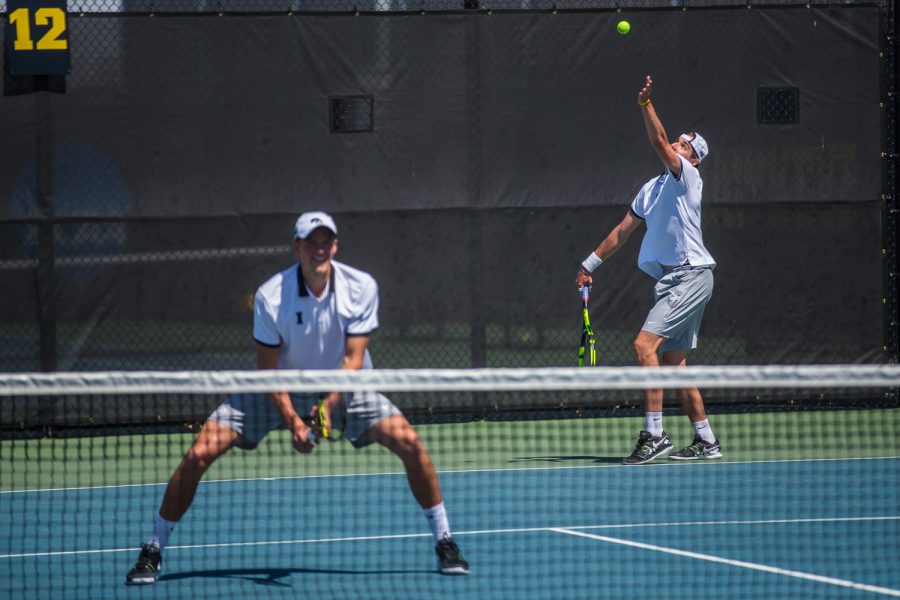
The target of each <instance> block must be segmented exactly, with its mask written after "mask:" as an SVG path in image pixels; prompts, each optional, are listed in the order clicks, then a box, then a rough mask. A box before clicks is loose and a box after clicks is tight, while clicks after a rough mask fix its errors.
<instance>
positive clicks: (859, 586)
mask: <svg viewBox="0 0 900 600" xmlns="http://www.w3.org/2000/svg"><path fill="white" fill-rule="evenodd" d="M551 531H555V532H556V533H563V534H566V535H574V536H578V537H584V538H589V539H592V540H598V541H601V542H608V543H610V544H621V545H623V546H631V547H632V548H641V549H642V550H653V551H654V552H664V553H666V554H674V555H676V556H684V557H687V558H696V559H699V560H706V561H709V562H714V563H720V564H724V565H731V566H733V567H742V568H745V569H753V570H754V571H764V572H766V573H774V574H775V575H785V576H787V577H796V578H798V579H806V580H808V581H815V582H818V583H827V584H830V585H836V586H840V587H846V588H851V589H854V590H862V591H864V592H873V593H875V594H883V595H885V596H895V597H900V590H895V589H892V588H886V587H880V586H877V585H869V584H866V583H857V582H855V581H848V580H846V579H836V578H834V577H824V576H822V575H813V574H812V573H804V572H802V571H793V570H791V569H781V568H779V567H770V566H768V565H761V564H757V563H751V562H746V561H743V560H732V559H730V558H721V557H719V556H711V555H709V554H700V553H699V552H688V551H686V550H676V549H675V548H666V547H665V546H656V545H654V544H644V543H642V542H632V541H629V540H623V539H619V538H611V537H606V536H604V535H597V534H594V533H585V532H583V531H573V530H571V529H564V528H559V529H552V530H551Z"/></svg>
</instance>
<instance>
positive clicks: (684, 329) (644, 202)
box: [575, 75, 722, 465]
mask: <svg viewBox="0 0 900 600" xmlns="http://www.w3.org/2000/svg"><path fill="white" fill-rule="evenodd" d="M652 88H653V81H652V79H651V78H650V76H649V75H648V76H647V79H646V82H645V84H644V87H643V88H642V89H641V91H640V92H639V93H638V98H637V102H638V105H639V106H640V109H641V113H642V115H643V118H644V126H645V128H646V130H647V136H648V137H649V139H650V145H651V146H652V147H653V149H654V150H655V151H656V154H657V156H659V158H660V159H661V160H662V163H663V165H664V166H665V170H664V171H663V173H662V174H661V175H659V176H658V177H654V178H653V179H651V180H650V181H648V182H647V183H646V184H644V187H643V188H641V190H640V192H638V194H637V196H636V197H635V198H634V201H633V202H632V203H631V207H630V209H629V210H628V213H627V214H626V215H625V218H624V219H622V221H621V222H620V223H619V224H618V225H616V226H615V227H614V228H613V230H612V231H611V232H610V233H609V234H608V235H607V236H606V238H605V239H604V240H603V241H602V242H601V243H600V245H599V246H597V249H596V250H594V251H593V252H591V253H590V254H588V256H587V258H586V259H584V262H582V263H581V269H580V270H579V271H578V273H577V275H576V276H575V284H576V285H577V286H578V287H579V288H581V286H583V285H591V284H592V283H593V278H592V276H591V273H593V272H594V270H595V269H596V268H597V267H599V266H600V264H601V263H602V262H603V261H604V260H606V259H608V258H609V257H610V256H612V255H613V254H614V253H615V252H616V250H618V249H619V248H621V247H622V246H623V245H624V244H625V243H626V242H627V241H628V238H629V237H630V236H631V234H632V233H633V232H634V231H635V230H636V229H637V228H638V227H639V226H640V225H641V223H646V225H647V230H646V232H645V233H644V240H643V242H642V243H641V250H640V254H639V256H638V266H639V267H640V269H641V270H642V271H644V272H646V273H647V274H648V275H650V276H651V277H653V278H654V279H655V280H656V286H655V287H654V288H653V296H654V300H655V305H654V306H653V308H652V309H651V310H650V314H649V315H648V316H647V319H646V321H645V322H644V325H643V327H642V328H641V331H640V332H639V333H638V336H637V339H635V341H634V352H635V354H636V356H637V360H638V362H639V363H640V364H641V365H643V366H646V367H658V366H659V365H660V358H659V352H660V350H661V351H662V364H663V365H667V366H676V367H678V366H684V365H686V364H687V351H688V350H692V349H694V348H696V347H697V334H698V332H699V330H700V320H701V319H702V318H703V311H704V309H705V308H706V304H707V302H709V299H710V297H711V296H712V291H713V269H714V268H715V266H716V263H715V261H714V260H713V258H712V256H710V254H709V252H708V251H707V250H706V247H705V246H704V245H703V232H702V231H701V230H700V201H701V197H702V194H703V180H702V179H701V178H700V171H699V170H698V169H697V167H698V166H699V164H700V162H701V161H702V160H703V159H704V158H705V157H706V155H707V153H708V151H709V150H708V147H707V145H706V140H704V139H703V138H702V137H701V136H700V135H699V134H697V133H685V134H682V135H681V136H679V137H678V139H677V140H675V141H674V142H669V141H668V138H667V137H666V132H665V130H664V129H663V126H662V123H661V122H660V120H659V117H657V115H656V110H655V109H654V108H653V104H652V103H651V102H650V93H651V91H652ZM678 399H679V400H680V401H681V406H682V408H683V409H684V412H685V413H686V414H687V416H688V417H689V418H690V420H691V424H692V425H693V427H694V439H693V441H692V442H691V443H690V444H689V445H688V446H687V447H686V448H684V449H682V450H680V451H678V452H675V453H674V454H671V455H670V457H669V458H674V459H679V460H697V459H714V458H721V456H722V452H721V447H720V445H719V442H718V440H716V437H715V436H714V435H713V432H712V429H711V428H710V426H709V420H708V419H707V418H706V410H705V408H704V406H703V398H702V396H701V395H700V390H698V389H697V388H686V389H679V390H678ZM662 409H663V391H662V390H661V389H651V390H647V391H646V404H645V411H646V413H645V427H644V431H641V432H640V435H639V436H638V441H637V444H636V445H635V448H634V452H633V453H632V454H631V455H630V456H628V457H626V458H625V459H624V460H623V461H622V462H623V463H625V464H626V465H640V464H644V463H646V462H649V461H651V460H653V459H655V458H658V457H660V456H664V455H666V454H668V453H669V452H671V451H672V448H673V447H672V441H671V440H670V439H669V436H668V435H667V434H666V432H665V431H664V430H663V422H662Z"/></svg>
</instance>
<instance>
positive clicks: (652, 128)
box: [638, 75, 681, 177]
mask: <svg viewBox="0 0 900 600" xmlns="http://www.w3.org/2000/svg"><path fill="white" fill-rule="evenodd" d="M652 91H653V79H651V78H650V76H649V75H647V80H646V81H645V83H644V87H643V88H642V89H641V91H640V92H638V106H640V107H641V114H642V116H643V117H644V128H645V129H646V130H647V138H648V139H649V140H650V145H651V146H652V147H653V149H654V150H655V151H656V155H657V156H659V158H660V160H662V162H663V164H664V165H665V167H666V168H667V169H668V170H669V171H671V172H672V173H673V174H674V175H675V177H681V159H680V158H679V157H678V154H677V153H676V152H675V150H673V149H672V145H671V144H670V143H669V138H667V137H666V130H665V129H663V126H662V123H661V122H660V120H659V117H658V116H657V114H656V109H654V108H653V103H652V102H651V101H650V93H651V92H652Z"/></svg>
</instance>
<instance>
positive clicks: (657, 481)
mask: <svg viewBox="0 0 900 600" xmlns="http://www.w3.org/2000/svg"><path fill="white" fill-rule="evenodd" d="M648 387H650V388H653V387H664V388H666V389H667V391H666V395H665V409H664V411H663V415H662V426H663V427H664V429H665V431H666V432H667V434H668V438H669V439H670V440H671V444H672V448H671V449H669V450H668V451H667V452H661V453H660V455H659V456H657V457H655V458H653V457H652V456H651V460H649V461H648V462H646V463H645V464H642V465H640V466H626V465H623V462H622V461H623V458H625V457H626V456H632V455H633V452H634V453H635V454H637V452H636V451H637V450H638V449H639V448H640V447H641V446H642V440H641V439H639V437H638V436H639V432H641V431H642V430H645V429H651V428H652V427H653V426H654V425H652V424H649V420H648V419H647V418H646V417H645V415H644V408H643V398H644V392H643V389H644V388H648ZM693 387H697V388H699V389H700V390H701V392H702V394H703V398H704V400H705V403H706V410H707V412H708V414H709V419H708V421H709V425H710V428H711V429H712V431H713V432H714V437H715V438H717V440H718V442H720V445H721V457H717V456H715V454H716V451H715V448H711V444H706V445H700V446H698V445H696V444H695V443H694V442H695V441H696V440H697V439H701V440H702V437H701V435H702V429H700V432H701V433H698V432H697V430H695V428H694V427H693V426H692V424H691V423H690V419H688V418H687V417H686V415H685V413H684V412H683V411H682V409H681V408H680V407H679V401H678V394H677V393H676V392H675V390H676V389H677V388H693ZM898 388H900V367H898V366H897V365H829V366H812V365H805V366H758V367H753V366H744V367H737V366H727V367H687V368H681V369H666V368H661V369H644V368H626V367H620V368H605V367H602V368H582V369H555V368H554V369H459V370H441V369H434V370H402V369H399V370H373V371H366V372H346V371H279V372H260V371H218V372H212V371H203V372H95V373H55V374H38V373H16V374H12V373H11V374H3V375H0V592H3V593H4V595H7V596H9V597H49V596H54V597H59V596H62V597H67V598H68V597H90V598H98V597H120V596H122V595H125V594H126V593H129V590H126V588H125V587H124V585H125V581H126V573H128V572H129V571H130V570H131V569H132V567H134V566H135V561H136V560H137V559H138V553H139V551H140V547H141V545H142V544H146V543H148V541H149V540H150V538H151V537H153V536H155V535H156V533H157V531H156V530H155V526H154V522H155V518H156V517H157V515H158V513H159V511H160V506H161V503H162V502H163V497H164V494H165V493H166V489H167V482H169V480H170V477H172V474H173V471H175V469H176V467H177V466H178V465H179V463H180V461H181V460H182V458H183V456H184V455H185V453H186V451H187V450H188V448H190V447H191V445H192V443H193V441H194V440H195V439H196V437H197V435H198V432H199V431H200V430H201V426H202V425H203V423H204V420H205V418H206V417H207V416H208V415H209V414H210V413H212V412H213V411H214V410H216V409H217V407H218V406H219V405H220V404H222V403H223V401H224V400H225V399H226V398H229V397H232V398H233V397H234V396H233V395H234V394H240V395H243V396H244V397H247V394H252V393H264V392H266V391H273V390H285V391H290V392H295V393H302V394H315V393H319V392H327V391H331V390H340V391H343V392H345V393H348V394H349V393H361V394H364V393H367V392H371V391H376V390H377V391H379V392H382V393H383V394H385V395H386V396H388V397H389V398H390V400H391V401H392V402H393V403H394V404H395V405H396V406H397V407H398V408H399V409H400V410H402V412H403V413H404V414H405V415H406V416H407V417H408V419H409V421H410V422H411V423H412V424H413V426H414V428H415V430H416V431H417V432H418V434H419V436H420V437H421V440H422V441H423V442H424V447H425V448H426V449H427V451H428V455H429V456H430V460H431V462H433V464H434V466H435V467H436V470H437V474H438V478H439V483H440V488H441V491H442V493H443V500H444V506H445V507H446V511H447V515H448V524H449V528H450V530H451V532H452V535H453V538H454V539H455V541H456V543H457V544H458V546H459V548H460V549H461V550H462V553H463V555H464V556H465V560H467V561H468V563H469V565H470V573H469V575H468V576H467V577H441V576H440V575H438V574H437V572H436V568H435V567H436V560H437V555H436V553H435V549H434V548H435V539H434V536H435V531H442V527H443V526H442V525H440V524H439V525H437V530H433V529H432V528H431V525H432V524H433V523H434V520H433V519H432V520H429V519H427V518H425V517H424V516H423V512H424V511H423V510H422V509H421V508H420V504H430V501H426V502H423V501H422V498H425V497H428V493H420V494H416V497H414V495H413V494H411V493H410V484H409V479H408V477H407V473H408V472H416V467H415V466H413V467H410V466H409V464H406V469H405V468H404V464H405V462H401V460H399V459H398V457H397V456H395V455H394V454H393V453H392V452H390V451H388V450H386V449H385V448H381V447H378V445H371V446H367V447H365V448H362V449H359V450H357V449H355V448H354V447H353V445H351V443H347V441H346V440H344V441H340V442H338V443H329V442H325V441H324V440H323V441H322V442H320V443H319V444H318V446H316V447H315V449H314V450H313V451H312V453H310V454H308V455H306V454H300V453H297V452H295V451H294V450H293V448H292V442H291V434H290V432H289V431H287V430H286V429H285V428H283V427H281V428H278V429H275V430H274V431H272V432H271V433H269V435H268V436H267V437H265V439H264V440H262V441H261V442H260V443H259V445H258V446H257V447H256V448H255V449H254V450H252V451H244V450H242V449H235V450H233V451H231V452H229V453H227V454H226V455H224V456H222V457H221V458H219V459H218V460H217V461H215V462H214V463H213V464H212V465H211V466H209V468H208V470H207V471H206V472H205V473H204V475H203V477H202V482H201V483H200V484H199V486H198V488H197V493H196V495H195V496H194V498H193V503H192V504H191V506H190V509H189V510H188V511H187V512H186V513H185V514H184V516H183V517H182V518H181V519H180V521H179V522H178V524H177V527H175V529H174V530H173V531H172V532H171V535H170V536H169V537H168V539H167V540H165V542H167V543H164V546H165V547H164V550H163V556H164V566H163V568H162V570H161V571H160V572H159V573H157V574H156V575H158V580H157V581H156V583H155V584H154V586H153V587H152V588H151V589H152V590H153V592H154V595H160V594H161V595H162V596H165V597H189V596H194V597H209V596H211V595H213V594H216V595H222V596H237V595H246V596H250V597H282V596H284V597H287V596H296V595H298V594H300V595H309V596H313V597H325V598H331V597H340V598H344V597H364V598H380V597H384V598H404V597H408V598H428V597H442V598H443V597H462V596H467V597H478V598H509V597H513V596H515V597H517V598H544V597H547V596H548V595H558V594H560V593H561V592H562V591H565V594H566V595H572V596H578V597H610V598H629V597H637V596H639V595H646V594H654V595H662V596H665V597H667V598H695V597H697V596H698V592H697V590H701V589H702V590H703V593H702V594H699V595H703V596H708V597H720V598H725V597H727V598H780V597H804V598H807V597H808V598H813V597H822V598H830V597H834V598H851V597H861V598H863V597H873V594H875V595H882V596H900V566H898V565H900V560H898V557H900V436H898V434H897V431H898V425H900V405H898V399H897V390H898ZM266 402H268V400H266ZM242 406H247V405H242ZM351 412H352V411H351ZM338 413H340V411H338V412H336V413H335V419H334V422H333V424H335V425H336V426H337V427H336V429H338V430H340V429H341V424H342V423H343V424H344V425H345V426H346V429H347V431H346V432H345V434H346V437H348V438H353V437H354V433H353V431H352V426H351V420H352V418H351V417H348V416H347V415H345V414H341V416H340V417H338V416H336V415H338ZM661 439H663V438H662V436H655V437H651V439H650V448H651V450H650V453H651V455H653V453H654V452H655V449H654V448H655V447H656V446H658V445H659V444H660V442H659V440H661ZM646 441H647V440H646V439H645V440H644V442H646ZM644 446H645V447H646V443H644ZM692 446H693V448H694V453H693V455H691V452H687V453H685V452H684V451H685V450H687V449H689V448H691V447H692ZM698 448H699V453H698V452H697V450H698ZM676 454H682V456H681V457H680V458H682V459H684V458H687V459H688V460H676V459H673V455H676ZM413 455H414V456H415V457H418V459H421V454H418V453H415V452H413ZM413 479H414V477H413ZM426 487H427V486H426ZM170 489H171V486H170ZM429 489H431V490H432V491H433V487H432V488H429ZM416 498H420V501H419V502H418V503H417V500H416ZM438 520H440V519H438Z"/></svg>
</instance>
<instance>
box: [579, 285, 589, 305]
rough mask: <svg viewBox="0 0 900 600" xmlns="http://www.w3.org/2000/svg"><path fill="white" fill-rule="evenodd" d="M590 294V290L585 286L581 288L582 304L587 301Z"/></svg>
mask: <svg viewBox="0 0 900 600" xmlns="http://www.w3.org/2000/svg"><path fill="white" fill-rule="evenodd" d="M590 294H591V288H589V287H588V286H586V285H583V286H581V300H582V301H584V302H587V301H588V297H589V296H590Z"/></svg>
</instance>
